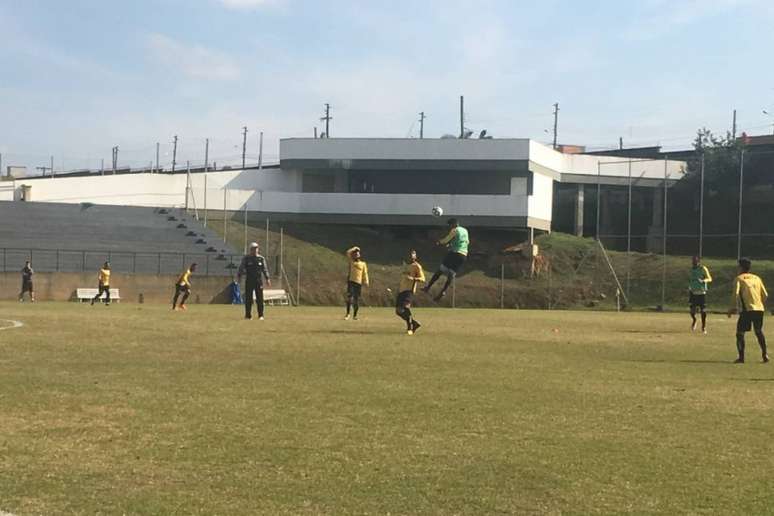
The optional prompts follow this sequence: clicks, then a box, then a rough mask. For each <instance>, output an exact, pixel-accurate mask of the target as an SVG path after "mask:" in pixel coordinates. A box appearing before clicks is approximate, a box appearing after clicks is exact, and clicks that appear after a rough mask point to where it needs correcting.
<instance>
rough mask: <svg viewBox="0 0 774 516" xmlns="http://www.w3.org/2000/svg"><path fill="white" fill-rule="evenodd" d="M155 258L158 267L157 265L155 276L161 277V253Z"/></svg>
mask: <svg viewBox="0 0 774 516" xmlns="http://www.w3.org/2000/svg"><path fill="white" fill-rule="evenodd" d="M157 258H158V262H159V265H158V268H157V269H156V274H157V275H159V276H161V253H158V255H157Z"/></svg>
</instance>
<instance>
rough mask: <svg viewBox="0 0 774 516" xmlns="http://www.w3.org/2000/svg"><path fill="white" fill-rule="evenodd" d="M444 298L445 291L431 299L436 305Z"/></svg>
mask: <svg viewBox="0 0 774 516" xmlns="http://www.w3.org/2000/svg"><path fill="white" fill-rule="evenodd" d="M444 296H446V291H441V293H440V294H438V295H437V296H435V297H434V298H433V299H434V300H435V302H436V303H438V302H440V301H441V299H443V298H444Z"/></svg>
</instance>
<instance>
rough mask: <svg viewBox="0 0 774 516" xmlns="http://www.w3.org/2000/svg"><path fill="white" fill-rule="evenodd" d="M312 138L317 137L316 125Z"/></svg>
mask: <svg viewBox="0 0 774 516" xmlns="http://www.w3.org/2000/svg"><path fill="white" fill-rule="evenodd" d="M314 139H315V140H316V139H317V127H315V128H314Z"/></svg>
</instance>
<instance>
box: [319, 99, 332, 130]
mask: <svg viewBox="0 0 774 516" xmlns="http://www.w3.org/2000/svg"><path fill="white" fill-rule="evenodd" d="M331 120H333V117H332V116H331V105H330V104H328V103H326V104H325V116H324V117H322V118H321V119H320V121H321V122H325V137H326V138H330V137H331V126H330V122H331Z"/></svg>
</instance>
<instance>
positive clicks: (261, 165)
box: [258, 131, 263, 170]
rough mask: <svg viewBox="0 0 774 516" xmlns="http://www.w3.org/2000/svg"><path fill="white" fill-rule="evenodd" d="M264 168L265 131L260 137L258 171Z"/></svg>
mask: <svg viewBox="0 0 774 516" xmlns="http://www.w3.org/2000/svg"><path fill="white" fill-rule="evenodd" d="M262 168H263V131H261V133H260V135H259V136H258V170H261V169H262Z"/></svg>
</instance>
